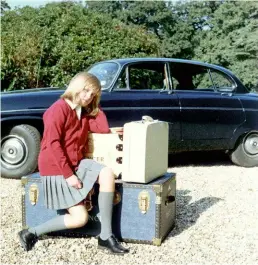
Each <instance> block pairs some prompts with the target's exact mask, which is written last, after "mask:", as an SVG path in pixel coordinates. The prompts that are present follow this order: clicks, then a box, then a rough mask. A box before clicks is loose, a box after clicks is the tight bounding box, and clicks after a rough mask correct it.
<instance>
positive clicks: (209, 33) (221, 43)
mask: <svg viewBox="0 0 258 265" xmlns="http://www.w3.org/2000/svg"><path fill="white" fill-rule="evenodd" d="M257 10H258V3H257V2H225V3H223V5H221V6H220V7H219V8H218V9H217V10H216V11H215V13H214V16H213V18H212V19H211V20H210V23H211V25H212V27H211V28H210V29H207V30H206V31H205V32H203V37H202V40H201V41H200V45H199V47H196V50H195V58H196V59H199V60H203V61H206V62H211V63H215V64H219V65H222V66H224V67H227V68H230V69H231V70H232V71H233V72H234V73H235V74H236V75H237V76H239V77H241V79H242V81H243V82H244V84H245V85H246V86H247V87H249V88H251V87H252V86H254V85H255V83H257V81H258V78H257V77H258V60H257V59H258V47H257V43H258V27H257V25H258V11H257Z"/></svg>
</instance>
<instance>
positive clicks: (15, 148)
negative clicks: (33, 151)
mask: <svg viewBox="0 0 258 265" xmlns="http://www.w3.org/2000/svg"><path fill="white" fill-rule="evenodd" d="M27 153H28V152H27V147H26V145H25V143H24V142H23V140H22V139H21V138H19V137H18V136H16V135H9V136H6V137H4V138H3V139H2V141H1V160H2V162H3V163H7V164H9V165H17V164H20V163H21V162H22V161H24V159H25V157H26V154H27Z"/></svg>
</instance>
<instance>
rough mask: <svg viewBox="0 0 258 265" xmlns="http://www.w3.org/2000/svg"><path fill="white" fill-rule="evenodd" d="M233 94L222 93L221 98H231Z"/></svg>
mask: <svg viewBox="0 0 258 265" xmlns="http://www.w3.org/2000/svg"><path fill="white" fill-rule="evenodd" d="M232 95H233V94H232V93H227V92H223V93H221V96H229V97H232Z"/></svg>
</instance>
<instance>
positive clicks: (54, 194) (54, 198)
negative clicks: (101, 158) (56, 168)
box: [41, 159, 105, 210]
mask: <svg viewBox="0 0 258 265" xmlns="http://www.w3.org/2000/svg"><path fill="white" fill-rule="evenodd" d="M104 167H105V166H104V165H102V164H100V163H98V162H96V161H94V160H92V159H83V160H82V161H81V162H80V164H79V167H78V170H77V172H76V175H77V176H78V178H79V179H80V180H81V181H82V185H83V187H82V188H81V189H76V188H74V187H72V186H70V185H68V183H67V181H66V180H65V178H64V177H63V176H61V175H58V176H42V177H41V179H42V182H43V189H44V198H45V205H46V207H47V208H49V209H55V210H61V209H67V208H70V207H72V206H74V205H76V204H78V203H80V202H81V201H83V200H84V199H85V198H86V197H87V195H88V193H89V191H90V190H91V189H92V187H93V185H94V183H95V182H96V181H97V178H98V175H99V173H100V171H101V169H102V168H104Z"/></svg>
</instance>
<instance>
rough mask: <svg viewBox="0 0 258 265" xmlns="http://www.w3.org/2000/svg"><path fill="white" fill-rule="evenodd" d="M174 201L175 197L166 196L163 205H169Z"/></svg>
mask: <svg viewBox="0 0 258 265" xmlns="http://www.w3.org/2000/svg"><path fill="white" fill-rule="evenodd" d="M175 200H176V197H175V196H172V195H170V196H167V199H166V200H165V205H168V204H169V203H171V202H174V201H175Z"/></svg>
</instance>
